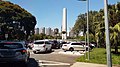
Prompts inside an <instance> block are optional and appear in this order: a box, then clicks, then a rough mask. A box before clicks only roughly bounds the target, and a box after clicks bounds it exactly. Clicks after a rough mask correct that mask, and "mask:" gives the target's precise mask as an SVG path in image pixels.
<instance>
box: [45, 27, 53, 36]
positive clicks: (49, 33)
mask: <svg viewBox="0 0 120 67" xmlns="http://www.w3.org/2000/svg"><path fill="white" fill-rule="evenodd" d="M51 33H52V31H51V28H50V27H49V28H46V35H52V34H51Z"/></svg>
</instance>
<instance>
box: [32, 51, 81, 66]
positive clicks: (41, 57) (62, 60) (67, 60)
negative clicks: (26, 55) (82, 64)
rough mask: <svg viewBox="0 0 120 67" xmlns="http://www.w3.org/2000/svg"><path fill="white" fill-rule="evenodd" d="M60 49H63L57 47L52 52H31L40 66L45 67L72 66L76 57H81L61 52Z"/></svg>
mask: <svg viewBox="0 0 120 67" xmlns="http://www.w3.org/2000/svg"><path fill="white" fill-rule="evenodd" d="M59 51H61V49H55V50H54V51H53V52H51V53H40V54H33V53H31V58H34V59H35V60H36V61H37V62H38V64H39V66H43V67H70V66H71V65H72V64H73V63H74V62H75V59H76V58H78V57H79V56H72V55H64V54H59V53H58V52H59ZM40 64H41V65H40Z"/></svg>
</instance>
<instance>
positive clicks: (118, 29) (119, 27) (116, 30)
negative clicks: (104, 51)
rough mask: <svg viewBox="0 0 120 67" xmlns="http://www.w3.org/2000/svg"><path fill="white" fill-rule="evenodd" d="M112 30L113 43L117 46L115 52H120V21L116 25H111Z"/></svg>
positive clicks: (111, 38)
mask: <svg viewBox="0 0 120 67" xmlns="http://www.w3.org/2000/svg"><path fill="white" fill-rule="evenodd" d="M110 32H111V34H110V35H111V37H110V40H111V44H113V45H112V46H114V47H115V53H118V44H120V40H119V39H120V23H117V24H116V25H115V26H114V27H110Z"/></svg>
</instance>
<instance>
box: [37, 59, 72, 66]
mask: <svg viewBox="0 0 120 67" xmlns="http://www.w3.org/2000/svg"><path fill="white" fill-rule="evenodd" d="M38 63H39V66H46V65H48V66H49V65H52V66H53V65H70V64H69V63H62V62H56V61H46V60H38Z"/></svg>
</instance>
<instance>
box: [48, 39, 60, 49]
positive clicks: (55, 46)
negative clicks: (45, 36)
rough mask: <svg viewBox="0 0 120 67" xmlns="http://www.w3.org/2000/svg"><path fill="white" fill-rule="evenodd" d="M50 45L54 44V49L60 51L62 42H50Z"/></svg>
mask: <svg viewBox="0 0 120 67" xmlns="http://www.w3.org/2000/svg"><path fill="white" fill-rule="evenodd" d="M50 43H51V44H52V49H55V48H58V49H59V48H60V47H61V44H60V42H58V41H57V40H52V41H50Z"/></svg>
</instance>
